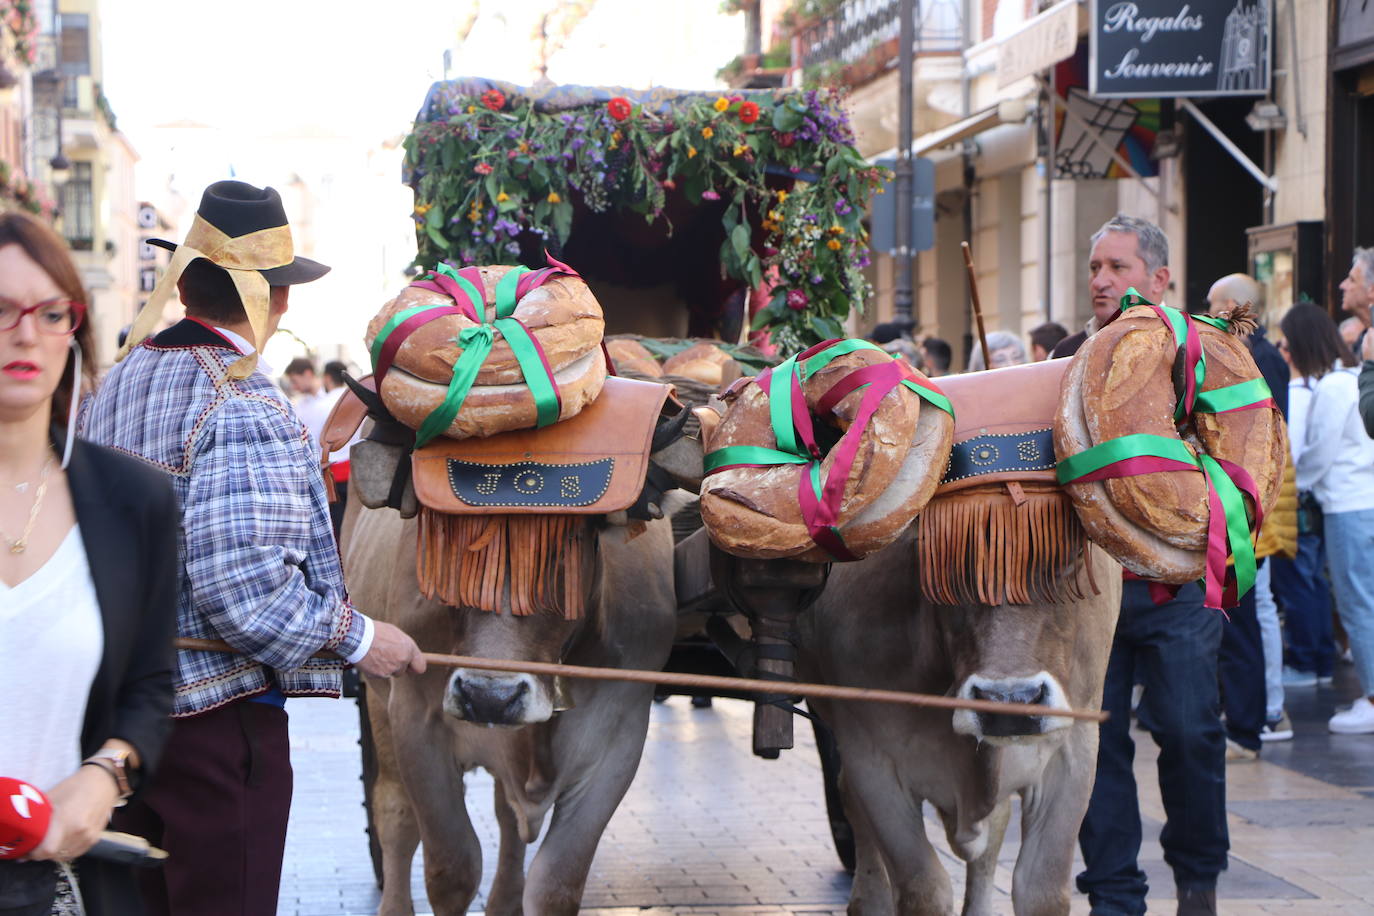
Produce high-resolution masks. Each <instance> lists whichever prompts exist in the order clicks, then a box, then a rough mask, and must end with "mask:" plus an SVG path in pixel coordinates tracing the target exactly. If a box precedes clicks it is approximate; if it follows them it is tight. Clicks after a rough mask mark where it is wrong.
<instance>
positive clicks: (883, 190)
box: [873, 185, 887, 194]
mask: <svg viewBox="0 0 1374 916" xmlns="http://www.w3.org/2000/svg"><path fill="white" fill-rule="evenodd" d="M873 193H875V194H886V193H887V189H886V188H884V187H883V186H882V185H878V186H877V187H876V188H874V189H873Z"/></svg>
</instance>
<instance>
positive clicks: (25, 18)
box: [0, 0, 38, 64]
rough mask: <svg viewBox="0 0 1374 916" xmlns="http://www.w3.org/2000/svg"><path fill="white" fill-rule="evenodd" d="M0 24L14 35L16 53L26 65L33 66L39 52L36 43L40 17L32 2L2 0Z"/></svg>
mask: <svg viewBox="0 0 1374 916" xmlns="http://www.w3.org/2000/svg"><path fill="white" fill-rule="evenodd" d="M0 22H3V23H4V24H5V26H6V28H8V29H9V30H10V32H11V33H12V34H13V35H14V53H15V54H16V55H18V57H19V59H20V60H21V61H23V62H24V63H26V64H32V63H33V60H34V55H35V54H36V53H37V51H38V47H37V44H36V43H35V41H34V37H35V36H36V35H37V34H38V16H37V14H36V13H35V12H34V9H33V3H32V2H31V0H0Z"/></svg>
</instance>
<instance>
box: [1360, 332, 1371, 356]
mask: <svg viewBox="0 0 1374 916" xmlns="http://www.w3.org/2000/svg"><path fill="white" fill-rule="evenodd" d="M1360 355H1361V356H1363V357H1364V359H1365V361H1366V362H1374V332H1370V331H1365V332H1364V343H1363V344H1362V345H1361V346H1360Z"/></svg>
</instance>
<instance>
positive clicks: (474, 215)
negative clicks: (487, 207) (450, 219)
mask: <svg viewBox="0 0 1374 916" xmlns="http://www.w3.org/2000/svg"><path fill="white" fill-rule="evenodd" d="M481 218H482V211H481V210H479V209H477V208H476V207H473V208H472V209H471V210H469V211H468V222H470V223H475V222H477V221H478V220H479V219H481Z"/></svg>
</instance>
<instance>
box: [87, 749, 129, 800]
mask: <svg viewBox="0 0 1374 916" xmlns="http://www.w3.org/2000/svg"><path fill="white" fill-rule="evenodd" d="M81 766H83V767H97V768H99V769H101V770H104V771H105V772H106V773H109V774H110V778H111V779H113V780H114V783H115V792H116V794H117V795H118V796H119V800H118V801H117V802H115V807H116V808H121V807H123V806H124V803H125V802H126V801H128V799H129V796H130V795H132V794H133V790H132V789H131V788H130V787H129V779H128V776H127V775H125V774H124V773H122V772H120V768H119V767H118V765H116V764H115V762H114V761H113V760H111V759H110V758H108V757H90V758H88V759H86V760H83V761H81Z"/></svg>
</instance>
